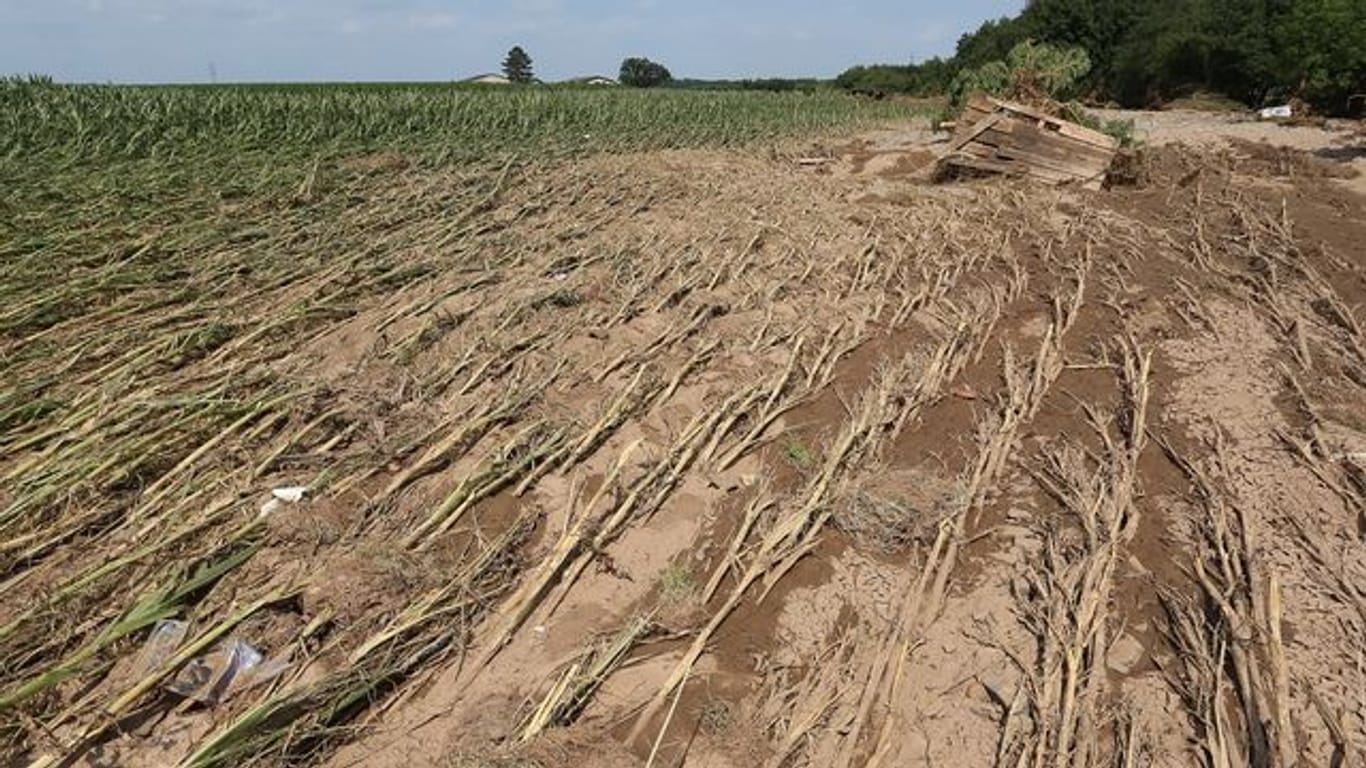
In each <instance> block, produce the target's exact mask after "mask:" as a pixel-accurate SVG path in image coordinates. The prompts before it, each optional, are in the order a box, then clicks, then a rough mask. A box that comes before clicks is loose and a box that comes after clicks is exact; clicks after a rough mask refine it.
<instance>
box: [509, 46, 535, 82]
mask: <svg viewBox="0 0 1366 768" xmlns="http://www.w3.org/2000/svg"><path fill="white" fill-rule="evenodd" d="M503 74H504V75H506V76H507V79H509V80H511V81H512V82H514V83H529V82H531V81H532V80H534V79H536V76H535V75H534V74H532V72H531V57H530V56H528V55H527V52H526V51H524V50H522V46H520V45H515V46H513V47H512V50H510V51H508V55H507V58H506V59H503Z"/></svg>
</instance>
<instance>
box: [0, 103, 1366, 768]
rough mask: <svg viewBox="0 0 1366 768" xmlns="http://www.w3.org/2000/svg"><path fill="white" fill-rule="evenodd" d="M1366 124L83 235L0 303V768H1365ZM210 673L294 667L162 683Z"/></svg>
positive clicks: (584, 171)
mask: <svg viewBox="0 0 1366 768" xmlns="http://www.w3.org/2000/svg"><path fill="white" fill-rule="evenodd" d="M1296 130H1301V129H1296ZM1304 130H1309V129H1304ZM1334 141H1336V143H1334ZM1354 141H1355V144H1353V142H1354ZM1361 143H1362V142H1361V139H1360V138H1359V137H1358V138H1355V139H1354V138H1352V137H1351V136H1342V137H1338V138H1336V139H1335V138H1334V137H1333V136H1330V135H1329V134H1327V133H1325V134H1324V142H1323V146H1324V147H1325V148H1328V149H1333V150H1334V151H1326V150H1325V151H1317V152H1316V151H1314V150H1313V149H1306V148H1298V149H1295V148H1280V147H1277V146H1274V145H1272V144H1269V143H1251V142H1247V141H1243V140H1241V139H1234V140H1230V141H1224V142H1222V143H1221V142H1209V141H1202V142H1201V144H1200V145H1199V146H1192V145H1185V144H1181V143H1179V142H1175V143H1173V142H1169V141H1166V140H1164V141H1163V142H1162V143H1161V144H1160V145H1159V144H1158V143H1154V145H1153V146H1151V147H1150V148H1149V150H1148V151H1147V153H1146V159H1145V160H1144V162H1143V166H1142V172H1141V173H1140V174H1138V175H1139V179H1138V181H1137V183H1136V184H1133V185H1128V186H1122V187H1116V188H1113V189H1109V190H1106V191H1102V192H1083V191H1080V190H1074V189H1055V188H1046V187H1041V186H1036V185H1031V184H1028V183H1025V182H1018V181H1010V180H1001V179H985V180H975V181H970V182H965V183H959V184H950V185H934V184H930V183H928V182H927V181H926V180H925V179H926V178H927V176H928V167H929V165H930V164H932V162H933V160H934V157H935V151H936V145H935V144H934V143H933V141H932V140H930V139H929V137H928V134H926V133H925V132H924V131H921V130H918V129H910V128H907V129H896V130H886V131H881V132H878V133H874V134H868V135H866V136H863V137H862V138H857V139H848V138H840V139H830V140H828V141H824V142H819V143H812V142H804V143H786V144H778V145H775V146H774V147H773V148H767V149H762V150H761V149H742V150H729V151H719V150H706V149H691V150H669V151H656V152H648V153H637V154H615V155H605V156H596V157H585V158H580V159H576V160H564V161H555V162H553V163H547V164H532V165H524V164H509V165H507V166H505V167H502V168H499V169H495V171H494V172H488V173H482V174H474V173H469V172H461V171H456V170H449V169H447V170H443V169H440V168H433V167H430V166H426V165H422V164H418V163H409V162H408V161H406V160H405V158H404V157H403V156H402V155H400V154H383V155H364V156H357V157H355V158H353V159H352V160H350V161H348V162H347V163H345V164H340V165H338V166H337V167H336V168H330V167H329V168H324V169H323V171H322V172H321V173H319V174H317V175H316V177H315V178H313V180H312V181H310V182H309V183H310V186H306V187H301V188H300V189H299V190H297V196H296V197H294V198H291V200H292V202H285V201H281V200H279V199H273V200H270V201H268V202H255V201H253V200H252V199H250V198H248V199H246V200H235V199H231V198H225V199H223V200H222V202H221V205H219V207H218V208H217V210H216V212H215V213H214V214H213V216H212V217H209V218H208V219H206V220H204V221H200V222H198V223H196V224H195V226H196V227H198V228H199V229H193V230H190V229H188V225H186V227H187V228H186V229H184V230H170V229H168V230H163V231H159V232H144V233H131V232H124V233H116V234H108V233H106V236H107V237H108V238H110V239H111V241H113V240H117V238H119V237H122V238H123V240H122V241H121V242H126V243H127V246H126V247H127V252H126V253H125V255H124V260H123V261H111V262H107V263H101V264H99V265H97V266H95V265H88V264H86V265H80V266H79V268H77V267H76V266H73V267H71V269H70V270H69V271H66V270H63V272H65V273H66V274H65V275H64V276H62V277H61V278H60V279H59V278H58V277H56V276H55V274H50V275H49V280H50V282H49V283H47V284H41V285H40V284H35V285H34V288H33V292H32V298H31V303H30V304H27V305H19V306H17V307H16V306H11V307H6V308H3V309H0V312H3V313H6V314H3V315H0V317H4V318H6V319H7V321H8V322H9V323H10V324H9V325H7V326H6V328H7V335H6V336H4V338H3V346H0V364H3V369H4V372H5V378H6V380H7V381H8V382H10V383H8V384H7V385H6V386H7V387H11V390H10V393H11V394H9V395H7V397H8V399H7V400H6V410H5V414H6V417H5V418H6V420H5V421H4V422H3V433H0V435H2V436H3V437H2V438H0V448H3V453H0V472H3V477H4V478H5V479H4V481H3V484H0V503H3V505H4V509H5V512H4V516H3V518H0V524H2V525H3V528H2V529H0V530H3V533H4V539H5V541H4V544H3V548H0V556H3V560H0V564H3V565H4V568H5V570H4V572H3V577H2V578H0V649H2V650H3V659H4V663H3V667H4V670H3V672H0V713H3V718H4V719H3V723H4V726H5V728H6V729H7V730H6V738H7V739H8V741H9V744H10V747H9V750H8V753H7V754H8V755H9V757H7V758H5V759H6V760H7V761H11V762H14V763H15V764H20V765H22V764H26V763H28V762H29V761H36V762H37V763H38V764H43V765H59V764H68V765H109V766H114V765H118V766H170V765H194V766H207V765H243V764H252V763H259V764H264V765H284V764H311V763H316V764H323V765H328V766H335V767H337V768H340V767H342V766H405V767H414V768H415V767H416V766H441V767H442V768H447V767H449V768H455V767H459V768H465V767H466V766H469V767H473V766H559V765H586V766H598V765H602V766H631V765H642V764H646V765H654V766H678V765H686V766H718V767H719V766H735V767H737V768H738V767H739V766H755V765H769V766H865V765H873V766H902V765H926V766H946V765H1009V766H1025V765H1030V766H1038V765H1100V764H1108V765H1124V766H1130V765H1133V766H1141V765H1204V766H1234V765H1249V764H1250V765H1258V766H1291V765H1355V764H1358V763H1359V761H1360V760H1361V759H1362V755H1363V754H1364V753H1366V332H1364V331H1363V323H1366V315H1363V310H1362V309H1361V304H1362V303H1363V302H1364V301H1366V257H1364V253H1366V252H1364V251H1363V247H1364V246H1366V198H1364V197H1362V196H1360V195H1359V194H1358V193H1357V192H1356V191H1355V190H1354V188H1353V187H1352V184H1353V183H1354V179H1355V177H1356V174H1357V171H1356V169H1355V168H1354V166H1353V163H1352V160H1353V159H1354V158H1355V157H1358V156H1359V154H1354V153H1353V150H1352V147H1354V146H1357V147H1359V146H1360V145H1361ZM1339 149H1340V150H1341V151H1337V150H1339ZM1359 151H1360V150H1356V152H1357V153H1359ZM319 201H322V202H319ZM310 212H317V215H313V213H310ZM215 217H216V218H215ZM91 218H92V220H93V219H95V218H98V217H96V216H94V215H93V214H92V216H91ZM91 226H92V227H93V226H97V225H94V224H92V225H91ZM182 231H183V232H188V234H183V235H182V234H180V233H181V232H182ZM172 237H178V238H181V239H180V240H178V241H177V242H176V243H175V246H174V247H175V248H177V249H179V251H178V252H183V253H192V254H195V259H194V260H193V261H189V262H185V261H178V262H175V263H176V264H177V265H178V266H177V269H176V270H174V272H173V273H172V274H166V275H160V274H159V273H157V272H156V270H157V269H158V266H157V261H156V259H153V258H150V257H149V254H151V255H155V253H156V251H157V249H158V248H161V247H163V246H162V243H163V242H164V239H165V238H172ZM281 264H285V265H288V266H286V267H280V266H279V265H281ZM267 265H270V266H267ZM30 266H31V265H30ZM26 268H27V267H26ZM130 269H131V270H134V271H133V272H132V273H131V274H135V275H138V276H139V279H138V280H137V281H136V284H130V285H126V286H124V288H126V290H119V291H110V292H108V293H98V292H97V293H96V294H95V295H98V296H101V297H106V298H101V299H100V300H98V301H91V302H88V303H85V304H82V305H80V306H77V307H70V306H67V305H64V304H63V303H62V302H61V301H60V299H61V297H62V296H63V295H64V294H62V293H60V290H61V289H60V286H63V285H68V284H70V283H72V282H76V283H79V284H82V285H87V284H93V285H96V286H97V287H104V286H110V285H114V286H117V285H118V284H119V281H120V280H124V279H125V276H126V275H128V274H130V273H129V271H128V270H130ZM24 274H25V275H29V274H37V273H36V272H32V273H31V272H25V273H24ZM11 279H18V278H15V277H13V273H11ZM82 295H86V294H82ZM35 308H37V309H41V310H43V311H51V312H58V313H60V316H59V317H57V318H55V319H54V320H53V321H52V322H43V323H36V324H35V323H27V324H21V323H19V322H18V320H23V319H26V318H30V317H31V315H32V312H33V311H36V310H35ZM25 312H28V313H29V314H24V313H25ZM54 361H55V362H54ZM21 383H22V384H21ZM25 387H29V389H25ZM39 390H41V392H42V396H41V397H38V396H36V395H32V394H31V392H33V391H39ZM26 392H28V393H30V394H25V393H26ZM167 456H173V457H174V459H173V460H168V459H167V458H165V457H167ZM291 486H299V487H306V488H307V491H306V492H305V493H304V495H303V498H302V500H299V501H288V500H278V499H277V500H275V501H271V499H272V495H271V491H272V489H276V488H286V487H291ZM285 495H288V494H285ZM167 619H177V620H184V621H186V622H187V625H186V626H185V628H184V631H185V635H184V636H183V638H182V639H181V641H180V642H179V643H178V644H176V645H175V646H174V647H173V648H171V649H169V650H168V651H166V652H165V653H163V654H162V655H160V656H156V655H155V654H154V653H152V652H149V651H148V650H147V642H148V637H149V635H151V634H152V633H153V632H154V630H155V629H156V628H157V627H158V626H159V624H158V622H161V621H162V620H167ZM161 626H164V625H161ZM230 639H235V640H241V641H243V642H246V643H250V644H251V645H252V646H253V647H255V648H256V649H257V650H259V651H260V652H261V653H262V654H263V655H264V656H266V657H267V658H268V659H271V660H275V661H279V662H284V663H287V666H285V667H283V671H281V672H279V674H278V676H274V677H270V678H269V679H263V680H260V681H258V682H257V684H255V685H251V684H250V683H251V682H252V681H250V680H247V681H245V682H244V681H240V680H239V681H238V683H236V684H235V685H234V686H232V687H229V688H228V689H227V691H226V692H225V694H224V695H223V696H222V697H221V699H222V700H221V701H218V702H217V703H211V704H204V703H200V702H197V701H195V700H194V699H192V698H191V699H187V698H183V697H179V696H176V695H174V694H172V693H169V692H167V691H165V684H166V683H167V682H168V681H174V680H176V679H177V675H178V672H179V671H180V669H181V667H182V666H183V665H184V663H186V662H190V661H192V660H193V659H195V658H197V657H200V656H202V655H203V654H206V653H212V652H213V651H214V650H215V649H218V648H221V647H223V643H224V642H225V641H228V640H230Z"/></svg>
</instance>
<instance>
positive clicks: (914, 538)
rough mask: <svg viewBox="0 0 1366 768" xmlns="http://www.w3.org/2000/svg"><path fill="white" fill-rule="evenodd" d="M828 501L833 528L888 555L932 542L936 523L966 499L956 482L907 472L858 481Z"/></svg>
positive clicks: (926, 474)
mask: <svg viewBox="0 0 1366 768" xmlns="http://www.w3.org/2000/svg"><path fill="white" fill-rule="evenodd" d="M831 503H832V505H833V506H834V508H835V511H834V514H833V515H832V517H831V518H830V522H831V524H832V525H834V527H835V528H837V529H838V530H840V531H843V532H844V533H845V534H847V535H849V536H851V537H853V539H854V540H855V541H857V542H859V543H860V544H862V545H864V546H867V547H869V548H871V549H873V550H874V551H877V552H882V553H884V554H891V553H896V552H902V551H905V550H906V549H907V548H908V547H910V546H911V545H913V544H920V545H924V546H928V545H929V544H931V543H932V542H933V541H934V538H935V535H936V533H937V532H938V530H939V524H940V523H941V522H942V521H943V520H945V519H946V518H949V517H952V516H953V515H955V514H956V513H957V512H958V510H959V509H961V508H962V506H963V505H965V504H966V503H967V499H966V498H965V492H964V488H963V485H962V483H961V482H960V481H958V480H957V479H946V478H943V477H940V476H937V475H934V474H931V473H929V472H924V471H918V470H909V471H891V472H880V473H875V474H872V475H870V476H867V477H864V478H861V479H860V480H859V481H858V482H856V483H855V484H854V486H853V487H852V488H850V489H849V490H847V491H846V492H845V493H843V494H842V495H841V496H840V497H839V498H837V499H835V500H834V501H833V502H831Z"/></svg>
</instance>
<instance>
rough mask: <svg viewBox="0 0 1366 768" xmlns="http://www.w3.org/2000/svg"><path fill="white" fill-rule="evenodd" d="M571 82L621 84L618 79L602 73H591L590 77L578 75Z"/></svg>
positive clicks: (578, 83) (579, 83)
mask: <svg viewBox="0 0 1366 768" xmlns="http://www.w3.org/2000/svg"><path fill="white" fill-rule="evenodd" d="M569 82H571V83H574V84H575V85H621V83H618V82H617V81H616V80H613V79H612V78H610V77H603V76H602V75H589V76H588V77H576V78H574V79H573V80H570V81H569Z"/></svg>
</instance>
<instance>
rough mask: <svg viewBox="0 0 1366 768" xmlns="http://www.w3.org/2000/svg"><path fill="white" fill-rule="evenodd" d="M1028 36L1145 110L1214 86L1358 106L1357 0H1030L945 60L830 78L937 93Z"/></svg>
mask: <svg viewBox="0 0 1366 768" xmlns="http://www.w3.org/2000/svg"><path fill="white" fill-rule="evenodd" d="M1029 40H1034V41H1038V42H1044V43H1050V44H1053V45H1058V46H1076V47H1080V48H1082V49H1084V50H1085V51H1086V53H1087V54H1088V55H1089V57H1090V60H1091V64H1092V67H1091V70H1090V72H1089V74H1088V75H1087V77H1086V79H1085V82H1084V88H1085V91H1086V95H1087V96H1088V97H1089V98H1090V99H1092V100H1095V101H1112V102H1116V103H1119V104H1121V105H1124V106H1128V107H1150V106H1155V105H1157V104H1160V103H1162V102H1165V101H1169V100H1171V99H1175V98H1179V97H1182V96H1186V95H1190V94H1192V93H1194V92H1197V91H1214V92H1218V93H1221V94H1224V95H1226V96H1229V97H1231V98H1234V99H1237V100H1239V101H1241V102H1244V103H1246V104H1249V105H1252V106H1259V105H1264V104H1268V103H1273V102H1275V103H1280V102H1285V101H1287V100H1290V99H1302V100H1303V101H1305V102H1307V103H1309V104H1311V105H1312V106H1313V107H1315V108H1316V109H1318V110H1320V111H1322V112H1325V113H1330V114H1341V113H1351V112H1360V111H1362V110H1363V109H1364V108H1366V0H1034V2H1031V3H1029V4H1028V6H1027V7H1026V8H1025V10H1024V11H1022V12H1021V13H1020V14H1019V15H1017V16H1015V17H1013V18H1003V19H997V20H993V21H988V22H986V23H984V24H983V25H982V26H981V27H979V28H978V29H977V30H976V31H974V32H971V33H969V34H966V35H963V37H961V38H960V39H959V41H958V45H957V48H956V50H955V53H954V55H953V56H952V57H950V58H947V59H941V58H934V59H929V60H927V61H924V62H921V63H918V64H911V65H875V66H860V67H854V68H852V69H850V70H848V71H846V72H844V73H843V74H841V75H840V76H839V77H838V78H837V79H836V83H837V84H838V85H840V86H842V87H844V88H847V89H850V90H865V91H879V92H899V93H908V94H912V95H918V96H931V95H941V94H944V93H947V92H948V91H949V89H950V87H951V86H952V84H953V82H954V79H955V78H956V77H958V76H959V74H960V73H962V72H963V71H964V70H969V69H977V68H981V67H983V66H984V65H987V64H989V63H991V62H999V61H1004V60H1005V59H1006V58H1007V56H1008V55H1009V53H1010V52H1011V51H1012V50H1013V49H1015V48H1016V47H1017V46H1018V45H1019V44H1020V43H1022V42H1025V41H1029Z"/></svg>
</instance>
